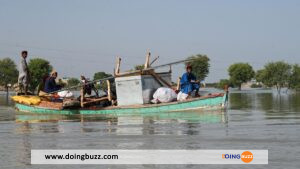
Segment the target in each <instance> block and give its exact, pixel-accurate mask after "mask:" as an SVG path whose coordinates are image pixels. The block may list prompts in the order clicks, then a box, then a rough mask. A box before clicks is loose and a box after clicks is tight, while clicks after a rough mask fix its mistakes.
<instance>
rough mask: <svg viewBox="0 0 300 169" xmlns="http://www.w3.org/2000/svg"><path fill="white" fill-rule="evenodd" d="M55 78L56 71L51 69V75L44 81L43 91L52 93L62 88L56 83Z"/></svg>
mask: <svg viewBox="0 0 300 169" xmlns="http://www.w3.org/2000/svg"><path fill="white" fill-rule="evenodd" d="M56 78H57V72H56V71H52V73H51V76H49V77H48V78H47V79H46V81H45V87H44V92H46V93H52V92H55V91H58V90H60V89H61V88H62V86H61V85H57V84H56V82H55V79H56Z"/></svg>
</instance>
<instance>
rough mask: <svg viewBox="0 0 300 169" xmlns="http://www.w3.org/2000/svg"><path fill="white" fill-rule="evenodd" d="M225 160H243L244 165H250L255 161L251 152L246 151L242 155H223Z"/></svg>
mask: <svg viewBox="0 0 300 169" xmlns="http://www.w3.org/2000/svg"><path fill="white" fill-rule="evenodd" d="M222 158H223V159H241V160H242V161H243V162H244V163H250V162H251V161H252V160H253V154H252V153H251V152H250V151H244V152H243V153H242V154H222Z"/></svg>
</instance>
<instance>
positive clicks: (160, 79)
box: [150, 71, 172, 88]
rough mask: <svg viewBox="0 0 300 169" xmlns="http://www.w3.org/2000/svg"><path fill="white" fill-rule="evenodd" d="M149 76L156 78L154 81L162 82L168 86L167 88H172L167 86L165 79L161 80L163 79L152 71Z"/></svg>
mask: <svg viewBox="0 0 300 169" xmlns="http://www.w3.org/2000/svg"><path fill="white" fill-rule="evenodd" d="M150 74H151V75H152V76H153V77H154V78H156V79H158V80H159V81H161V82H163V83H164V84H165V85H166V86H168V87H169V88H172V85H171V84H169V83H168V82H167V81H165V79H163V78H161V77H160V76H159V75H157V74H156V73H155V72H154V71H151V72H150Z"/></svg>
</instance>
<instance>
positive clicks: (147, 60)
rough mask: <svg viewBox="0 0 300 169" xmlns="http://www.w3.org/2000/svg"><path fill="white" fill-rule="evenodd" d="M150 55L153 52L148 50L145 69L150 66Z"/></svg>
mask: <svg viewBox="0 0 300 169" xmlns="http://www.w3.org/2000/svg"><path fill="white" fill-rule="evenodd" d="M150 56H151V53H150V52H147V55H146V62H145V65H144V69H148V68H149V67H150Z"/></svg>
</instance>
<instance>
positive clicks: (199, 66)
mask: <svg viewBox="0 0 300 169" xmlns="http://www.w3.org/2000/svg"><path fill="white" fill-rule="evenodd" d="M187 59H192V61H188V62H186V63H185V65H186V66H187V65H191V66H192V67H193V72H194V74H195V76H196V78H197V79H198V80H200V81H202V80H204V79H205V78H206V77H207V75H208V73H209V67H210V64H209V61H210V59H209V58H208V57H207V56H206V55H201V54H198V55H193V56H190V57H188V58H187Z"/></svg>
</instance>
